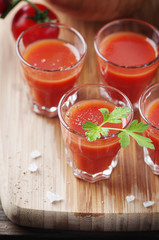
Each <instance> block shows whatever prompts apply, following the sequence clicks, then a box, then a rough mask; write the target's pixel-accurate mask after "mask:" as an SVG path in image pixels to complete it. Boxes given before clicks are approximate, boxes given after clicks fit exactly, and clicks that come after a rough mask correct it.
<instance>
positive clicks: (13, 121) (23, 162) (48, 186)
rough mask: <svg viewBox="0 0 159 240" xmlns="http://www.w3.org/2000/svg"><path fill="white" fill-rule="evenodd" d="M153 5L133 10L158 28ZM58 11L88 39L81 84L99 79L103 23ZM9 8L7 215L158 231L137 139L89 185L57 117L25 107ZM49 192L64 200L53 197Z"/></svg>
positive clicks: (1, 130) (1, 85) (3, 144)
mask: <svg viewBox="0 0 159 240" xmlns="http://www.w3.org/2000/svg"><path fill="white" fill-rule="evenodd" d="M18 7H20V5H19V6H18ZM150 9H151V11H150ZM157 9H159V2H158V1H153V0H152V1H145V5H144V8H143V9H142V11H141V12H140V13H137V12H136V13H135V14H134V15H133V16H132V17H138V18H139V17H140V19H143V20H146V21H149V22H150V23H152V24H154V25H155V26H156V27H159V21H157V18H158V11H157ZM57 13H58V16H59V18H60V21H61V22H63V23H67V24H69V25H71V26H73V27H75V28H76V29H77V30H79V31H80V32H81V33H82V35H83V36H84V38H85V39H86V42H87V44H88V52H87V57H86V61H85V65H84V69H83V71H82V74H81V77H80V79H79V82H78V83H79V84H80V83H86V82H98V76H97V68H96V60H95V52H94V48H93V39H94V36H95V33H96V32H97V31H98V29H99V28H100V27H101V26H103V25H104V24H105V22H101V23H96V22H83V21H78V20H75V19H73V18H71V17H70V16H68V15H66V14H62V13H60V12H57ZM13 14H14V11H13V12H12V13H11V14H9V16H8V17H7V18H6V19H5V20H0V46H1V50H0V103H1V118H0V136H1V138H0V169H1V174H0V193H1V201H2V207H3V209H4V212H5V214H6V215H7V217H8V218H9V219H10V220H11V221H12V222H14V223H16V224H18V225H22V226H29V227H39V228H48V229H67V230H77V231H85V230H86V231H143V230H144V231H146V230H159V193H158V189H159V177H158V176H154V175H153V174H152V173H151V170H150V169H149V168H148V167H147V166H146V164H145V163H144V161H143V152H142V148H140V147H138V146H137V145H136V143H135V142H134V141H131V145H130V146H129V147H128V148H126V149H124V150H122V151H121V152H120V157H119V163H118V166H117V167H116V169H115V170H114V171H113V173H112V176H111V178H110V179H108V180H105V181H100V182H98V183H95V184H90V183H87V182H84V181H82V180H79V179H77V178H75V177H74V175H73V173H72V170H71V169H70V167H69V166H68V165H67V163H66V159H65V152H64V145H63V140H62V136H61V129H60V124H59V119H58V117H56V118H53V119H47V118H44V117H41V116H39V115H36V114H34V113H33V112H31V110H30V106H29V104H28V101H27V98H26V94H25V92H24V88H23V82H22V80H21V77H20V73H19V64H18V59H17V57H16V52H15V42H14V40H13V38H12V35H11V32H10V23H11V19H12V15H13ZM156 80H157V81H158V78H157V79H156ZM135 117H137V118H138V113H136V116H135ZM34 149H38V150H39V151H40V152H41V157H39V158H38V159H36V160H35V161H36V164H37V165H38V171H37V172H35V173H31V172H30V171H29V170H28V166H29V164H30V163H31V162H32V159H31V157H30V153H31V152H32V151H33V150H34ZM47 191H52V192H54V193H55V194H59V195H60V196H61V197H62V199H63V200H62V201H60V202H56V203H50V202H49V200H48V198H47V196H46V193H47ZM131 194H132V195H134V196H135V200H134V201H133V202H131V203H127V201H126V196H128V195H131ZM148 200H152V201H154V202H155V204H154V205H153V206H152V207H149V208H144V207H143V202H145V201H148Z"/></svg>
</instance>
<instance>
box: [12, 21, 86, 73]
mask: <svg viewBox="0 0 159 240" xmlns="http://www.w3.org/2000/svg"><path fill="white" fill-rule="evenodd" d="M44 25H45V26H46V27H47V26H55V27H57V26H58V27H59V28H65V29H69V30H71V31H72V32H74V33H75V34H76V36H78V38H79V39H80V40H81V42H82V44H83V47H84V51H83V54H82V56H80V59H79V60H78V61H77V62H76V63H74V64H73V65H71V66H69V67H67V68H63V69H60V68H59V69H54V70H49V69H42V68H38V67H36V66H33V65H31V64H30V63H28V62H27V61H26V60H25V59H24V58H23V57H22V55H21V53H20V51H19V44H20V40H21V39H22V37H23V35H25V33H27V32H28V31H30V30H31V29H33V28H36V27H40V26H44ZM86 52H87V44H86V41H85V40H84V37H83V36H82V35H81V34H80V33H79V32H78V31H77V30H76V29H75V28H73V27H71V26H68V25H66V24H61V23H52V22H47V23H37V24H35V25H33V26H31V27H29V28H27V29H26V30H24V31H23V32H22V33H21V34H20V35H19V37H18V38H17V41H16V53H17V56H18V58H19V59H20V60H21V61H22V62H23V63H24V64H25V65H27V66H28V67H30V68H32V69H35V70H38V71H43V72H63V71H68V70H71V69H74V68H75V67H76V66H77V65H79V64H80V63H81V62H82V60H83V59H84V58H85V56H86Z"/></svg>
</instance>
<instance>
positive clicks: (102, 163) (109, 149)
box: [58, 84, 133, 183]
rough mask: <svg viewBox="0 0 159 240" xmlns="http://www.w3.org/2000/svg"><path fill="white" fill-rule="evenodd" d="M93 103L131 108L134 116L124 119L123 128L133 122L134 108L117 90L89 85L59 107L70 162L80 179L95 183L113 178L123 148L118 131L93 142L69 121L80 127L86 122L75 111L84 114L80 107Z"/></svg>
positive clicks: (76, 90)
mask: <svg viewBox="0 0 159 240" xmlns="http://www.w3.org/2000/svg"><path fill="white" fill-rule="evenodd" d="M92 102H93V107H94V104H96V103H98V102H102V103H103V104H106V105H108V106H109V105H111V104H112V105H113V106H114V107H119V106H120V107H129V108H130V109H131V113H130V114H129V115H128V116H127V118H124V119H123V121H122V128H126V127H128V126H129V124H131V122H132V119H133V107H132V104H131V102H130V100H129V99H128V98H127V97H126V95H124V94H123V93H122V92H120V91H119V90H117V89H115V88H113V87H109V86H104V85H102V84H85V85H81V86H77V87H75V88H73V89H72V90H70V91H68V92H67V93H66V94H65V95H64V96H63V97H62V98H61V100H60V102H59V106H58V116H59V119H60V123H61V129H62V135H63V140H64V144H65V152H66V158H67V162H68V164H69V165H70V166H71V167H72V170H73V173H74V175H75V176H76V177H78V178H81V179H83V180H85V181H88V182H91V183H93V182H96V181H99V180H102V179H107V178H109V177H110V175H111V173H112V170H113V168H115V167H116V166H117V163H118V155H119V150H120V148H121V146H120V143H119V138H118V133H119V132H118V131H115V132H113V133H111V134H110V135H108V136H105V137H101V138H100V139H97V140H95V141H91V142H90V141H88V139H87V138H86V135H85V133H81V132H80V131H78V130H75V129H73V128H72V127H70V124H69V122H68V120H69V119H70V120H69V121H73V122H75V124H77V125H78V126H80V125H82V124H81V121H82V120H80V119H78V118H77V119H75V120H73V119H72V118H71V115H72V110H73V109H75V111H76V109H77V111H80V110H79V109H80V107H79V106H80V104H92ZM97 111H98V109H97ZM84 112H85V109H84ZM86 114H87V113H86ZM88 114H89V113H88ZM79 117H80V116H79ZM90 117H91V119H92V120H93V119H94V118H95V117H94V116H92V115H90ZM71 119H72V120H71Z"/></svg>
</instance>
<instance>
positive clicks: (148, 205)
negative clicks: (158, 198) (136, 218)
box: [143, 201, 155, 207]
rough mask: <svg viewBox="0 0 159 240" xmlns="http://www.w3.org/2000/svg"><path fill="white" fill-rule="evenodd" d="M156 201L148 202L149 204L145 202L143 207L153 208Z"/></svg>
mask: <svg viewBox="0 0 159 240" xmlns="http://www.w3.org/2000/svg"><path fill="white" fill-rule="evenodd" d="M154 203H155V202H154V201H147V202H143V205H144V207H151V206H153V205H154Z"/></svg>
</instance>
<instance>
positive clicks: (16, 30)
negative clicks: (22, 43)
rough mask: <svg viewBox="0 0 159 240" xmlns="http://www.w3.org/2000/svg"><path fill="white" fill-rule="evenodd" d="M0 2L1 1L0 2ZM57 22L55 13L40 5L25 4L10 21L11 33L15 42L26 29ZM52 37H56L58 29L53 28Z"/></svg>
mask: <svg viewBox="0 0 159 240" xmlns="http://www.w3.org/2000/svg"><path fill="white" fill-rule="evenodd" d="M0 1H1V0H0ZM52 21H53V22H57V23H58V22H59V19H58V17H57V16H56V15H55V13H54V12H53V11H52V10H50V9H48V7H46V6H44V5H43V4H40V3H34V4H32V3H31V4H29V3H27V4H26V5H24V6H23V7H21V8H20V9H19V10H18V11H17V13H16V14H15V16H14V18H13V20H12V33H13V36H14V38H15V40H16V39H17V38H18V36H19V35H20V34H21V33H22V32H23V31H24V30H26V29H27V28H29V27H31V26H33V25H35V24H37V23H42V22H52ZM53 31H54V33H53V34H54V37H57V35H58V28H54V29H53Z"/></svg>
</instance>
